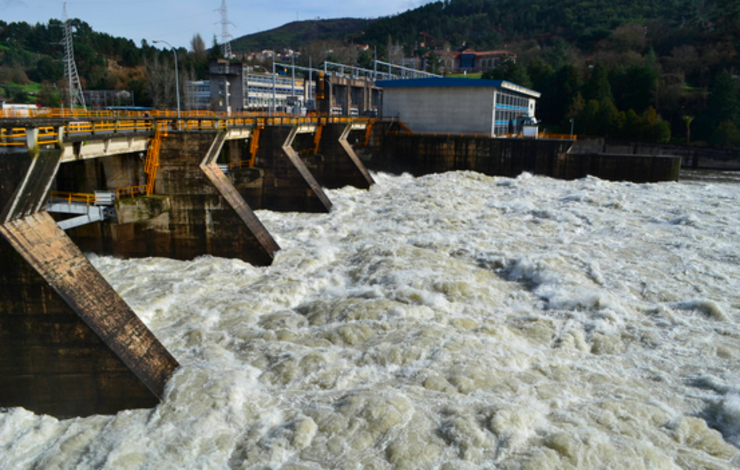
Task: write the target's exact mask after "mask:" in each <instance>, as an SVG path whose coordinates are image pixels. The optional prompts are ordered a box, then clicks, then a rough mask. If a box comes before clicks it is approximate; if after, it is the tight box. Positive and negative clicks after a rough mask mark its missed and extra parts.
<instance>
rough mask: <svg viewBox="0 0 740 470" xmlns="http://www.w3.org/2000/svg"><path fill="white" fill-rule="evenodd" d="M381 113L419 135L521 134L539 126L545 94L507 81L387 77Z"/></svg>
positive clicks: (382, 83)
mask: <svg viewBox="0 0 740 470" xmlns="http://www.w3.org/2000/svg"><path fill="white" fill-rule="evenodd" d="M376 84H377V86H379V87H382V88H383V106H382V116H383V117H391V118H398V119H399V120H400V121H401V122H403V123H404V124H405V125H406V126H407V127H408V128H409V129H411V131H413V132H414V133H439V134H484V135H487V136H491V137H494V136H505V135H510V134H518V133H520V132H522V131H523V130H524V127H525V126H526V127H528V128H529V129H528V132H531V131H532V127H533V126H535V125H536V122H537V121H536V118H535V105H536V100H537V98H539V97H540V93H538V92H536V91H533V90H530V89H528V88H524V87H522V86H519V85H516V84H514V83H511V82H507V81H504V80H482V79H467V78H419V79H411V80H383V81H378V82H376Z"/></svg>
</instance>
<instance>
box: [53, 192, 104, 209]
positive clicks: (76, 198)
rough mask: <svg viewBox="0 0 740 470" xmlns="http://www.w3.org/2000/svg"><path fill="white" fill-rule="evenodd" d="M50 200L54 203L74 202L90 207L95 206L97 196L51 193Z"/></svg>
mask: <svg viewBox="0 0 740 470" xmlns="http://www.w3.org/2000/svg"><path fill="white" fill-rule="evenodd" d="M49 199H50V200H52V201H66V202H67V203H68V204H71V203H73V202H84V203H85V204H87V205H88V206H89V205H91V204H95V194H88V193H72V192H67V191H51V193H50V194H49Z"/></svg>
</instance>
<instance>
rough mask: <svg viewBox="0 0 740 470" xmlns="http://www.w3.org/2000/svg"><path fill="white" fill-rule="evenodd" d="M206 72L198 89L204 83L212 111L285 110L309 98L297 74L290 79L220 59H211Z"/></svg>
mask: <svg viewBox="0 0 740 470" xmlns="http://www.w3.org/2000/svg"><path fill="white" fill-rule="evenodd" d="M209 75H210V80H209V81H208V83H207V84H206V83H205V82H201V88H200V89H202V90H204V89H205V87H206V86H208V91H209V93H210V97H209V99H210V105H211V107H213V108H215V109H214V110H215V111H223V112H227V113H231V112H237V111H247V110H266V109H268V108H270V107H272V106H275V107H276V108H277V109H279V110H283V111H285V110H287V109H288V108H291V107H293V106H295V105H305V103H306V101H308V100H309V99H312V96H311V95H309V90H308V88H307V85H308V84H307V83H306V81H305V80H304V79H303V77H300V76H299V77H296V78H295V80H294V79H293V78H292V77H291V76H283V75H278V74H271V73H255V72H254V71H253V70H252V69H251V67H249V66H247V65H246V64H241V63H233V64H232V63H230V62H229V61H228V60H224V59H219V60H215V61H211V63H210V65H209ZM194 85H197V84H194ZM310 91H312V92H313V91H314V90H313V89H312V90H310ZM201 94H203V91H201ZM196 99H197V98H196ZM201 100H202V98H201Z"/></svg>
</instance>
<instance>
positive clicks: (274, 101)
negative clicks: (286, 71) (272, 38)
mask: <svg viewBox="0 0 740 470" xmlns="http://www.w3.org/2000/svg"><path fill="white" fill-rule="evenodd" d="M276 88H277V72H276V71H275V50H274V49H273V51H272V107H271V108H270V111H271V113H270V115H272V113H274V112H277V109H275V105H276V104H277V96H275V95H276Z"/></svg>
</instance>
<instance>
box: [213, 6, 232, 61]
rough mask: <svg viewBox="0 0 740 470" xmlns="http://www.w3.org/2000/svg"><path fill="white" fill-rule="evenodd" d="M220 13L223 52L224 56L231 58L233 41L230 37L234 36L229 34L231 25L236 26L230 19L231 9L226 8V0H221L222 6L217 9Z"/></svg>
mask: <svg viewBox="0 0 740 470" xmlns="http://www.w3.org/2000/svg"><path fill="white" fill-rule="evenodd" d="M213 11H217V12H219V13H221V21H220V23H221V42H222V44H221V53H222V54H223V56H224V57H225V58H227V59H230V58H231V41H230V39H231V38H232V37H233V36H232V35H231V34H229V25H231V26H236V25H235V24H234V23H232V22H231V21H229V10H228V9H227V8H226V0H221V8H218V9H216V10H213Z"/></svg>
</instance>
